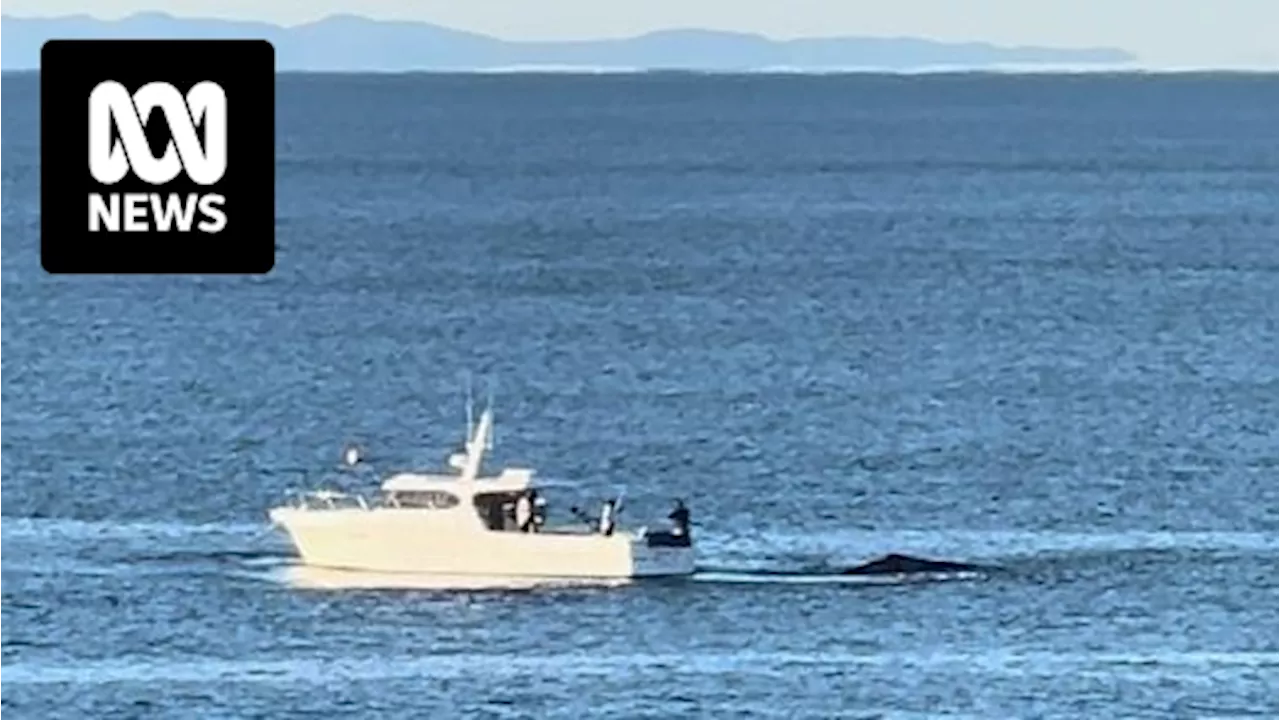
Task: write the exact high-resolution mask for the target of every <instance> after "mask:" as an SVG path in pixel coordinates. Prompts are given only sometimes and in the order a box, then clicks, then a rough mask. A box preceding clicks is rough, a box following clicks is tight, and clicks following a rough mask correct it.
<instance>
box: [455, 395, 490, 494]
mask: <svg viewBox="0 0 1280 720" xmlns="http://www.w3.org/2000/svg"><path fill="white" fill-rule="evenodd" d="M491 432H493V408H485V410H484V412H483V413H481V414H480V423H479V424H478V425H476V432H475V434H474V435H472V436H471V439H470V440H468V441H467V457H466V458H465V460H464V462H463V466H462V476H461V478H460V479H461V480H475V479H476V476H477V475H478V474H479V473H480V461H481V460H483V459H484V451H485V447H486V446H487V445H488V443H489V434H490V433H491Z"/></svg>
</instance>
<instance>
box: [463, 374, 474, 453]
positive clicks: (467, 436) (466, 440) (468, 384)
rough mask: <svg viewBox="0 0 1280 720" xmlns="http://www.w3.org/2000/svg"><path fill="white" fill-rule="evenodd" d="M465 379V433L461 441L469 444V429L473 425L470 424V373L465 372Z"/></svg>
mask: <svg viewBox="0 0 1280 720" xmlns="http://www.w3.org/2000/svg"><path fill="white" fill-rule="evenodd" d="M466 378H467V431H466V432H465V433H463V435H462V441H463V442H470V441H471V429H472V428H473V427H474V424H473V422H472V417H471V405H472V401H471V372H470V371H467V373H466Z"/></svg>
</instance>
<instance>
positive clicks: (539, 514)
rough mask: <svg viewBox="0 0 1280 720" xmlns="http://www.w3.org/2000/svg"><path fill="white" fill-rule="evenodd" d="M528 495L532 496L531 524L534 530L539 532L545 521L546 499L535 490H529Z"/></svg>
mask: <svg viewBox="0 0 1280 720" xmlns="http://www.w3.org/2000/svg"><path fill="white" fill-rule="evenodd" d="M529 495H530V496H532V497H533V526H532V529H533V531H534V532H541V530H542V526H543V525H545V524H546V522H547V499H546V498H544V497H542V496H541V495H539V494H538V491H537V490H530V491H529Z"/></svg>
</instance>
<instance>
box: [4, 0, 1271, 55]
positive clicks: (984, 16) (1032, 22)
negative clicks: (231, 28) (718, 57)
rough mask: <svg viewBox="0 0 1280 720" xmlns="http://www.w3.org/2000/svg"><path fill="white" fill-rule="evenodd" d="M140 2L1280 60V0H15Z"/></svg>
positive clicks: (216, 11) (494, 28)
mask: <svg viewBox="0 0 1280 720" xmlns="http://www.w3.org/2000/svg"><path fill="white" fill-rule="evenodd" d="M140 10H160V11H164V12H168V13H171V14H174V15H185V16H200V17H222V18H236V19H246V20H248V19H253V20H266V21H269V22H274V23H277V24H282V25H293V24H298V23H303V22H307V21H309V20H314V19H317V18H320V17H323V16H325V15H329V14H333V13H339V12H343V13H354V14H360V15H365V16H368V17H374V18H380V19H403V20H424V21H428V22H434V23H439V24H441V25H447V26H450V27H454V28H458V29H462V30H472V31H475V32H482V33H485V34H488V35H494V36H497V37H501V38H505V39H510V40H563V39H573V38H603V37H620V36H627V35H636V34H639V33H643V32H647V31H650V30H658V29H664V28H686V27H701V28H710V29H718V30H737V31H743V32H754V33H760V34H762V35H767V36H770V37H774V38H791V37H802V36H804V37H812V36H830V35H871V36H904V35H905V36H916V37H926V38H933V39H938V40H953V41H972V40H976V41H986V42H992V43H997V44H1004V45H1013V44H1026V45H1051V46H1063V47H1088V46H1109V47H1120V48H1123V49H1125V50H1129V51H1130V52H1133V53H1135V54H1136V55H1138V57H1139V61H1140V62H1141V64H1143V65H1145V66H1148V67H1152V68H1162V69H1165V68H1204V67H1215V68H1260V69H1275V68H1276V67H1277V64H1278V63H1277V36H1278V35H1280V32H1278V30H1280V2H1277V0H880V1H878V2H872V1H870V0H768V1H766V0H6V2H5V3H4V12H6V13H8V14H12V15H27V16H30V15H46V16H47V15H64V14H72V13H87V14H91V15H96V16H99V17H104V18H114V17H119V16H121V15H127V14H130V13H133V12H137V11H140Z"/></svg>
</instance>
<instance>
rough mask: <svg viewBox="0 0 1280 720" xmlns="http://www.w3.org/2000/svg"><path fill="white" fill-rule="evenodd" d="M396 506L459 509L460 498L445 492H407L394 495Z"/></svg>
mask: <svg viewBox="0 0 1280 720" xmlns="http://www.w3.org/2000/svg"><path fill="white" fill-rule="evenodd" d="M392 497H393V499H394V500H395V502H396V504H397V505H399V506H400V507H404V508H428V509H432V510H447V509H449V508H451V507H457V505H458V502H459V501H458V496H457V495H454V494H453V493H448V492H445V491H443V490H405V491H401V492H397V493H393V494H392Z"/></svg>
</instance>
